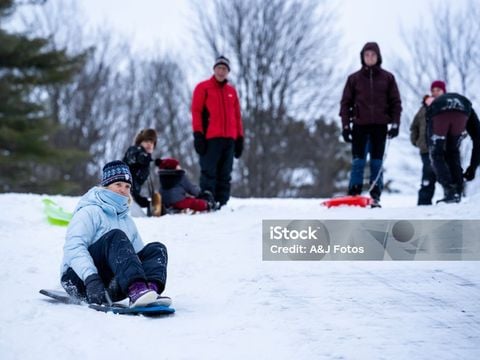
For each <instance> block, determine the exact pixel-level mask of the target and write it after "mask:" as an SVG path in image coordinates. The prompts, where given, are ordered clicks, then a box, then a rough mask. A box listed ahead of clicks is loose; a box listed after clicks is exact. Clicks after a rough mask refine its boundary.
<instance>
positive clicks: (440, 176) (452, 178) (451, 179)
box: [430, 135, 463, 193]
mask: <svg viewBox="0 0 480 360" xmlns="http://www.w3.org/2000/svg"><path fill="white" fill-rule="evenodd" d="M461 142H462V137H461V135H458V136H452V135H447V137H446V139H445V138H444V139H442V138H437V139H434V140H433V143H432V146H431V149H430V157H431V160H432V166H433V170H434V171H435V175H436V176H437V180H438V182H439V183H440V184H441V185H442V186H443V187H444V188H448V187H452V186H453V187H455V188H456V191H457V192H458V193H461V190H462V188H463V175H462V174H463V170H462V163H461V159H460V144H461Z"/></svg>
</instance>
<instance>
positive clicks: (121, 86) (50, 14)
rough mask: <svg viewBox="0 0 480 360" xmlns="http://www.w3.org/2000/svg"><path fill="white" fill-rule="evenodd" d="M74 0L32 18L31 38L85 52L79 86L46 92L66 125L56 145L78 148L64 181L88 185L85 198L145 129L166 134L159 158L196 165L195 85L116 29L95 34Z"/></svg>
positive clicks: (60, 121)
mask: <svg viewBox="0 0 480 360" xmlns="http://www.w3.org/2000/svg"><path fill="white" fill-rule="evenodd" d="M76 5H77V2H76V1H74V0H70V1H68V2H67V4H62V5H60V4H59V3H58V2H52V3H47V5H46V6H45V7H41V8H39V9H37V10H36V11H35V12H33V13H28V14H27V15H28V16H27V15H26V16H25V19H24V22H25V24H26V26H27V27H28V28H30V31H31V32H32V33H41V34H44V35H48V36H50V37H51V38H52V39H53V42H52V44H53V46H55V47H57V48H62V49H63V48H66V49H68V51H69V52H72V53H78V52H84V51H86V52H87V53H88V58H87V61H86V63H85V66H84V67H83V69H82V70H81V71H80V73H79V74H78V75H77V76H76V78H75V80H74V82H73V83H72V84H69V85H65V86H55V87H51V88H49V89H48V94H40V95H41V96H43V97H45V95H47V101H48V102H49V104H50V111H51V116H52V117H53V118H54V119H55V121H56V123H57V124H58V125H59V131H58V133H57V136H56V138H55V144H56V146H57V147H59V148H63V147H70V148H71V147H73V148H75V149H77V150H78V156H77V159H76V160H75V161H74V162H72V163H70V164H69V166H68V167H67V168H63V169H61V171H62V172H63V176H64V177H67V178H69V179H70V180H72V183H73V182H76V183H79V184H81V186H79V187H78V186H77V187H76V188H75V189H74V190H73V192H74V193H81V192H83V191H85V189H86V188H88V187H89V186H91V185H93V184H95V183H96V182H98V176H99V173H100V171H101V168H102V166H103V164H104V163H105V162H107V161H110V160H112V159H121V158H122V157H123V155H124V152H125V150H126V149H127V147H128V146H129V145H131V144H132V142H133V139H134V137H135V134H136V133H137V132H138V131H139V130H140V129H142V128H146V127H153V128H155V129H157V130H158V131H159V133H160V139H159V143H158V145H159V146H158V147H157V149H158V154H155V155H161V156H165V155H167V156H175V157H178V158H179V159H181V161H182V165H183V166H184V167H187V168H189V167H191V166H192V164H193V159H192V158H191V151H189V147H188V144H187V143H186V142H185V139H188V140H189V141H190V133H188V134H186V129H187V128H188V127H187V126H185V122H186V121H187V122H188V123H189V120H188V93H189V91H188V86H187V84H186V81H185V79H184V75H183V73H182V71H181V67H180V66H179V65H178V64H176V63H175V62H173V61H172V60H170V59H168V58H167V57H164V56H156V57H155V58H154V59H153V60H152V59H148V58H147V57H146V56H145V55H142V56H139V55H138V54H135V53H133V52H132V50H131V48H130V46H129V45H128V43H127V41H126V40H124V39H119V38H115V37H114V36H112V35H111V32H110V31H109V29H102V30H98V29H88V28H86V27H85V25H84V24H85V20H84V19H82V12H81V11H80V10H79V9H78V7H77V6H76Z"/></svg>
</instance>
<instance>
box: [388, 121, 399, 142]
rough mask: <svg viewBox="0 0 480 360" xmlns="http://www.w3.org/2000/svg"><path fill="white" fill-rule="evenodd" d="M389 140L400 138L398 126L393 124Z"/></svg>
mask: <svg viewBox="0 0 480 360" xmlns="http://www.w3.org/2000/svg"><path fill="white" fill-rule="evenodd" d="M387 135H388V138H389V139H393V138H394V137H397V136H398V124H393V125H392V127H391V128H390V130H388V132H387Z"/></svg>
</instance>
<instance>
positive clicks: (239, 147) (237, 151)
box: [234, 136, 243, 159]
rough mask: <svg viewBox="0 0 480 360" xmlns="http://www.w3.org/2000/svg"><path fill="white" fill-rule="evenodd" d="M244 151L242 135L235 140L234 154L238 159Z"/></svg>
mask: <svg viewBox="0 0 480 360" xmlns="http://www.w3.org/2000/svg"><path fill="white" fill-rule="evenodd" d="M242 152H243V136H240V137H238V138H237V140H235V152H234V156H235V159H238V158H239V157H240V156H242Z"/></svg>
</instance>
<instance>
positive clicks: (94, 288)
mask: <svg viewBox="0 0 480 360" xmlns="http://www.w3.org/2000/svg"><path fill="white" fill-rule="evenodd" d="M85 286H86V288H87V301H88V302H89V303H90V304H92V303H93V304H103V303H105V302H106V299H105V285H104V284H103V281H102V279H101V278H100V276H99V275H98V274H92V275H90V276H88V277H87V278H86V279H85Z"/></svg>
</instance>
